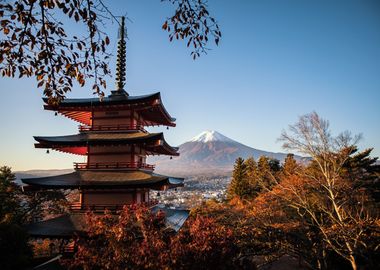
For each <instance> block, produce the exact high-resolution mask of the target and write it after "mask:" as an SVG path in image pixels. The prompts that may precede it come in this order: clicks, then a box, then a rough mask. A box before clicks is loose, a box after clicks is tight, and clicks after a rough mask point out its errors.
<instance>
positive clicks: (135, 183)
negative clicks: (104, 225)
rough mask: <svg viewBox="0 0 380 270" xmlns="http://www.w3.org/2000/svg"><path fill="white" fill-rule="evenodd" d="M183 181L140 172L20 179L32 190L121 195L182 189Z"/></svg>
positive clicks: (90, 172) (84, 172) (85, 172)
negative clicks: (114, 191)
mask: <svg viewBox="0 0 380 270" xmlns="http://www.w3.org/2000/svg"><path fill="white" fill-rule="evenodd" d="M183 181H184V179H183V178H175V177H169V176H164V175H159V174H156V173H153V172H151V171H141V170H136V171H125V170H118V171H115V170H113V171H111V170H77V171H74V172H72V173H68V174H63V175H56V176H48V177H38V178H25V179H22V182H23V183H25V184H28V185H30V186H32V187H33V189H81V190H84V189H100V190H105V189H110V190H111V189H119V190H121V193H123V192H125V189H145V188H149V189H153V190H166V189H170V188H176V187H182V186H183ZM27 188H29V187H27Z"/></svg>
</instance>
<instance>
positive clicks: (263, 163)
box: [257, 156, 280, 191]
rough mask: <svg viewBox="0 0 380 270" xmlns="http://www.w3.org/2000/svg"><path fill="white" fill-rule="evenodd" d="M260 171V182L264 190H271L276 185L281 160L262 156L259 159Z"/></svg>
mask: <svg viewBox="0 0 380 270" xmlns="http://www.w3.org/2000/svg"><path fill="white" fill-rule="evenodd" d="M257 167H258V171H259V182H260V185H261V188H262V189H263V190H266V191H268V190H271V189H272V188H273V186H275V185H276V183H277V179H276V174H277V172H278V171H279V168H280V165H279V162H277V161H275V160H272V161H271V159H269V158H268V157H266V156H261V157H260V158H259V160H258V161H257Z"/></svg>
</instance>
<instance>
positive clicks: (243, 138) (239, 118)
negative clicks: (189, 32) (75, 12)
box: [0, 0, 380, 170]
mask: <svg viewBox="0 0 380 270" xmlns="http://www.w3.org/2000/svg"><path fill="white" fill-rule="evenodd" d="M108 2H109V4H108V5H109V7H110V9H111V10H112V11H113V12H114V13H115V14H120V15H124V14H125V13H126V12H127V13H128V17H129V18H130V19H131V20H132V21H133V23H131V22H128V23H127V26H128V32H129V40H128V42H127V51H128V52H127V62H128V63H127V86H126V90H127V91H128V92H129V93H130V94H131V95H142V94H148V93H152V92H156V91H160V92H161V94H162V98H163V102H164V104H165V107H166V109H167V110H168V111H169V113H171V115H172V116H174V117H176V118H177V127H176V128H170V129H169V130H166V129H163V128H158V129H151V131H160V130H162V131H164V132H165V136H166V139H167V141H168V142H169V143H170V144H172V145H179V144H181V143H183V142H185V141H187V140H189V139H190V138H192V137H193V136H195V135H197V134H198V133H200V132H202V131H204V130H208V129H210V130H217V131H219V132H220V133H222V134H224V135H226V136H228V137H230V138H232V139H234V140H237V141H239V142H242V143H244V144H246V145H249V146H251V147H255V148H258V149H262V150H268V151H276V152H278V151H282V149H281V144H280V143H277V142H276V139H277V138H278V137H279V135H280V133H281V131H282V130H283V129H285V128H286V127H287V126H288V125H289V124H293V123H294V122H295V121H297V119H298V116H300V115H303V114H305V113H309V112H312V111H316V112H317V113H319V114H320V115H321V116H322V117H323V118H326V119H328V120H330V124H331V128H332V130H333V132H334V133H338V132H340V131H344V130H350V131H352V132H353V133H362V134H363V137H364V138H363V140H362V141H361V143H360V144H359V146H360V148H361V149H364V148H368V147H374V148H375V149H374V151H373V154H374V156H379V155H380V140H379V134H380V106H379V105H380V104H379V102H380V1H377V0H374V1H369V0H367V1H365V0H363V1H359V0H357V1H351V0H341V1H338V0H315V1H311V0H277V1H274V0H260V1H259V0H249V1H248V0H246V1H242V0H240V1H233V0H223V1H222V0H209V9H210V11H211V14H212V15H214V16H215V17H216V18H217V20H218V22H219V24H220V26H221V30H222V34H223V37H222V40H221V43H220V46H219V47H215V46H211V48H212V50H211V51H210V52H209V54H208V55H206V56H202V57H201V58H199V60H196V61H193V60H192V59H191V57H190V55H189V54H190V51H189V50H187V48H186V46H185V44H184V43H180V42H174V43H169V41H168V36H167V33H165V32H163V31H162V30H161V25H162V23H163V21H164V19H165V18H166V17H167V16H169V15H170V14H171V11H172V9H171V6H170V4H169V3H165V2H164V3H161V1H160V0H154V1H153V0H134V1H132V0H128V1H108ZM108 33H110V35H111V38H112V39H111V41H112V42H113V43H112V44H111V46H110V49H111V51H112V52H115V48H116V46H115V37H116V33H117V27H116V25H110V26H109V29H108ZM114 60H115V59H113V61H114ZM111 65H112V67H113V65H114V63H113V62H112V63H111ZM108 85H109V89H108V91H110V90H111V88H112V87H110V86H113V83H112V79H110V80H109V83H108ZM0 93H1V97H0V123H1V140H0V165H8V166H11V167H12V168H13V169H14V170H27V169H52V168H71V167H72V162H74V161H83V158H82V157H78V156H74V155H70V154H61V153H57V152H55V151H51V152H50V154H49V155H48V154H46V153H45V151H44V150H41V149H35V148H34V145H33V144H34V140H33V137H32V136H33V135H65V134H74V133H76V132H77V123H75V122H73V121H71V120H69V119H67V118H64V117H62V116H57V117H56V116H54V113H53V112H50V111H44V110H43V108H42V105H43V103H42V100H41V91H39V90H38V89H37V88H36V81H35V79H22V80H18V79H4V78H0ZM107 94H108V93H107ZM69 96H70V97H89V96H92V92H91V89H89V88H86V87H85V88H79V87H77V88H76V89H74V91H73V93H72V94H70V95H69Z"/></svg>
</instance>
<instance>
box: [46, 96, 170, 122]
mask: <svg viewBox="0 0 380 270" xmlns="http://www.w3.org/2000/svg"><path fill="white" fill-rule="evenodd" d="M47 101H48V99H46V98H45V99H44V102H45V103H46V105H44V109H45V110H52V111H57V112H59V113H60V114H62V115H64V116H66V117H68V118H70V119H72V120H74V121H77V122H79V123H82V124H86V125H90V124H91V113H92V111H97V110H104V109H107V108H108V109H109V108H113V109H115V110H120V109H134V110H136V111H139V113H140V114H141V115H142V118H143V121H144V123H145V124H146V125H147V126H155V125H166V126H172V127H175V126H176V124H175V123H174V122H175V120H176V119H175V118H173V117H171V116H170V114H169V113H168V112H167V110H166V109H165V107H164V105H163V103H162V100H161V94H160V92H157V93H154V94H151V95H145V96H112V95H110V96H108V97H106V98H104V99H103V101H100V99H99V98H88V99H64V100H63V101H61V103H60V104H59V105H57V106H53V105H49V104H47Z"/></svg>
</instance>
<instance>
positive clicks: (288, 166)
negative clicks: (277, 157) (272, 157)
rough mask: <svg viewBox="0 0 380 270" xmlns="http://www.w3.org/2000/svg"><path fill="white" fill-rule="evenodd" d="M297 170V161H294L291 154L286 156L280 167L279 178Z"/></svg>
mask: <svg viewBox="0 0 380 270" xmlns="http://www.w3.org/2000/svg"><path fill="white" fill-rule="evenodd" d="M297 169H298V164H297V161H296V160H295V159H294V155H293V154H288V155H287V156H286V158H285V162H284V165H283V166H282V171H281V174H282V175H281V176H282V177H288V176H290V175H293V174H295V173H296V171H297Z"/></svg>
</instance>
